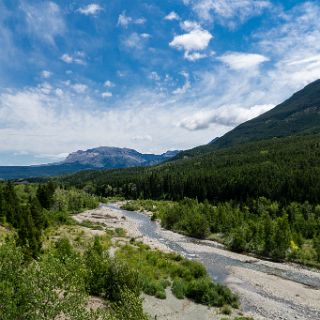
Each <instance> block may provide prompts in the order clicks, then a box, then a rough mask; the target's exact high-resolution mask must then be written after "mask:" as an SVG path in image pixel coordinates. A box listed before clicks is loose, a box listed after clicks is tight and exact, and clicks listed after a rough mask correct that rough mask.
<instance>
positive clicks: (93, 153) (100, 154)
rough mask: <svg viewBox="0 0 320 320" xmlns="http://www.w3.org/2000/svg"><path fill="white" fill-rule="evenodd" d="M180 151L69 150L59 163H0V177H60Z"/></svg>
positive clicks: (145, 163) (149, 161) (143, 162)
mask: <svg viewBox="0 0 320 320" xmlns="http://www.w3.org/2000/svg"><path fill="white" fill-rule="evenodd" d="M179 152H180V151H178V150H175V151H167V152H165V153H163V154H160V155H156V154H143V153H140V152H138V151H136V150H133V149H128V148H116V147H98V148H93V149H88V150H86V151H82V150H79V151H76V152H73V153H70V154H69V155H68V156H67V158H66V159H65V160H64V161H62V162H59V163H52V164H44V165H35V166H0V179H27V178H31V177H47V176H57V175H62V174H67V173H74V172H78V171H82V170H92V169H116V168H128V167H141V166H151V165H156V164H159V163H161V162H163V161H165V160H168V159H170V158H171V157H174V156H176V155H177V154H178V153H179Z"/></svg>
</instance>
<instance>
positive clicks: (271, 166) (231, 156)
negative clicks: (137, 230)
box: [61, 134, 320, 203]
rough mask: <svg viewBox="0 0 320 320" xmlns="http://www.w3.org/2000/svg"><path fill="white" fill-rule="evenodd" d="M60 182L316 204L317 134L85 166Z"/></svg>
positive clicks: (108, 189) (162, 194)
mask: <svg viewBox="0 0 320 320" xmlns="http://www.w3.org/2000/svg"><path fill="white" fill-rule="evenodd" d="M61 182H62V183H64V184H71V185H76V186H78V187H85V188H87V189H89V190H90V191H93V192H96V193H97V194H99V195H103V196H111V195H123V196H125V197H127V198H139V197H140V198H153V199H171V200H180V199H183V198H184V197H189V198H198V200H200V201H202V200H204V199H208V200H210V201H225V200H238V201H246V200H247V199H248V198H257V197H260V196H265V197H267V198H269V199H272V200H278V201H282V202H290V201H298V202H304V201H309V202H311V203H320V192H319V190H320V134H314V135H302V136H292V137H286V138H274V139H269V140H265V141H259V142H251V143H247V144H243V145H238V146H234V147H231V148H226V149H221V150H217V151H214V152H209V153H207V154H204V155H200V156H197V157H194V158H187V159H180V160H176V161H174V162H167V163H165V164H162V165H158V166H155V167H151V168H130V169H125V170H112V171H86V172H81V173H78V174H74V175H70V176H66V177H63V178H62V179H61Z"/></svg>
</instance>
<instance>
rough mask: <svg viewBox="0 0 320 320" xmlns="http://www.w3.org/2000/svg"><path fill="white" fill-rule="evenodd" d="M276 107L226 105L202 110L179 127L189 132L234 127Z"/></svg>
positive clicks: (181, 122) (182, 122)
mask: <svg viewBox="0 0 320 320" xmlns="http://www.w3.org/2000/svg"><path fill="white" fill-rule="evenodd" d="M273 107H274V105H255V106H252V107H249V108H243V107H241V106H239V105H226V106H222V107H219V108H217V109H215V110H202V111H200V112H197V113H195V114H194V115H192V116H188V117H186V118H184V119H182V120H181V121H180V122H178V124H177V125H178V126H179V127H181V128H184V129H187V130H189V131H195V130H204V129H208V128H209V127H210V125H212V124H219V125H223V126H227V127H234V126H236V125H238V124H240V123H243V122H245V121H248V120H250V119H252V118H255V117H257V116H258V115H260V114H261V113H264V112H266V111H268V110H270V109H272V108H273Z"/></svg>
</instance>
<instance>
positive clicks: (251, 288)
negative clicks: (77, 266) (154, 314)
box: [107, 204, 320, 320]
mask: <svg viewBox="0 0 320 320" xmlns="http://www.w3.org/2000/svg"><path fill="white" fill-rule="evenodd" d="M107 207H109V208H111V209H113V210H118V211H120V212H121V213H122V215H124V216H126V217H127V218H129V219H133V220H136V221H137V222H138V225H139V226H140V227H139V230H140V232H141V233H142V234H143V235H145V236H147V237H148V238H150V239H152V240H156V241H158V242H160V243H162V244H164V245H166V246H167V247H169V248H170V249H172V250H173V251H174V252H176V253H179V254H181V255H182V256H184V257H186V258H188V259H192V260H197V261H200V262H202V263H203V264H204V265H205V267H206V269H207V271H208V274H209V276H210V277H211V278H212V279H213V280H214V281H216V282H218V283H221V284H228V281H227V280H228V277H229V281H230V267H233V266H234V267H241V268H246V269H251V270H256V271H260V272H263V273H265V274H272V275H275V276H278V277H281V278H283V279H287V280H291V281H294V282H297V283H300V284H303V285H304V286H307V287H311V288H314V289H320V275H319V274H318V273H314V275H309V274H308V275H306V274H304V273H303V272H299V267H296V268H290V269H289V270H287V269H283V268H280V267H279V268H277V267H276V264H272V265H271V266H269V265H267V264H265V263H260V260H258V259H253V258H252V257H248V256H244V255H241V258H242V259H237V255H235V256H234V257H229V256H227V255H225V254H224V253H225V250H222V251H220V250H215V252H210V253H208V252H207V251H208V250H205V248H207V247H218V248H221V246H220V245H219V244H215V243H214V242H212V243H208V241H201V240H198V239H194V238H190V237H186V236H182V235H177V234H175V233H171V232H168V231H165V230H163V229H161V228H160V227H159V225H158V224H157V223H156V222H153V221H151V220H150V218H149V217H148V216H147V215H145V214H143V213H140V212H135V211H126V210H123V209H120V208H119V207H118V206H117V205H115V204H108V205H107ZM169 235H170V236H169ZM172 235H174V236H172ZM188 244H193V245H192V246H190V245H189V246H188ZM188 248H190V249H188ZM280 266H281V265H280ZM237 286H238V288H241V289H244V290H246V291H247V292H251V293H254V294H257V295H259V296H261V297H262V298H265V299H269V300H271V301H274V302H276V303H280V304H281V305H283V306H284V307H285V309H288V310H290V311H292V312H294V314H296V315H297V316H295V317H294V318H295V319H320V302H319V309H317V310H315V309H312V308H308V307H305V306H301V305H299V306H298V305H296V304H295V303H294V302H292V301H290V300H289V299H286V297H284V296H281V295H278V296H277V295H276V294H270V292H266V291H265V290H263V289H262V288H259V287H258V286H256V285H254V281H252V282H250V283H249V282H245V281H240V282H239V283H237ZM241 302H242V307H243V310H244V311H254V312H256V314H260V315H263V316H265V317H266V318H267V319H290V320H291V317H290V318H286V317H275V316H274V315H272V316H270V314H267V312H269V311H267V312H266V311H263V310H262V309H263V308H260V307H259V306H256V305H254V304H252V303H251V302H250V299H242V301H241ZM271 312H272V311H271ZM292 319H293V318H292Z"/></svg>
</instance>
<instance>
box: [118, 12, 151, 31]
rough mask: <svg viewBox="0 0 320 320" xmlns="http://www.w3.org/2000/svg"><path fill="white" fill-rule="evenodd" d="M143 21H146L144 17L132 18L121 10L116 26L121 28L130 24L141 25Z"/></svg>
mask: <svg viewBox="0 0 320 320" xmlns="http://www.w3.org/2000/svg"><path fill="white" fill-rule="evenodd" d="M145 23H146V19H145V18H138V19H133V18H132V17H129V16H127V15H126V12H125V11H123V12H122V13H121V14H120V15H119V17H118V26H120V27H123V28H127V27H128V26H129V25H130V24H137V25H139V24H140V25H141V24H145Z"/></svg>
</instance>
